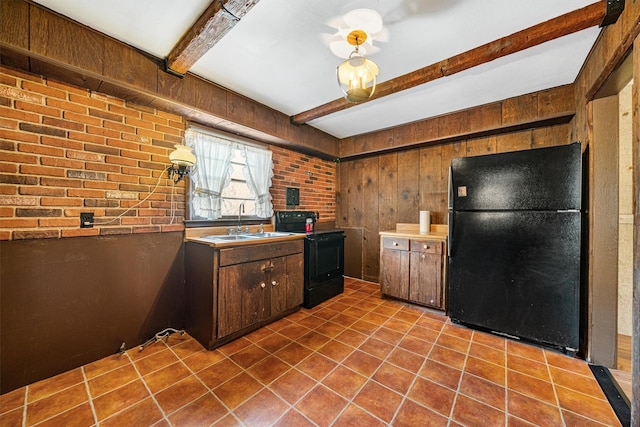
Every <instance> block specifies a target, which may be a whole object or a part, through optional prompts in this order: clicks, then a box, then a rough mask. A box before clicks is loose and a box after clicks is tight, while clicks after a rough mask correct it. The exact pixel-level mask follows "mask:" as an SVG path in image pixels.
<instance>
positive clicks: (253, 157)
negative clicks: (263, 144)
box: [242, 146, 273, 218]
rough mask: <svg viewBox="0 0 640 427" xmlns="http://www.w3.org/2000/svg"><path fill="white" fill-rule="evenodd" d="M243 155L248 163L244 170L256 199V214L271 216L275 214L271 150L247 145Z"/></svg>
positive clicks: (265, 216) (248, 184) (264, 216)
mask: <svg viewBox="0 0 640 427" xmlns="http://www.w3.org/2000/svg"><path fill="white" fill-rule="evenodd" d="M243 155H244V158H245V161H246V165H245V167H244V168H243V169H242V172H243V173H244V177H245V179H246V180H247V186H248V187H249V190H250V191H251V194H252V195H253V197H254V198H255V201H256V216H258V217H259V218H270V217H271V216H272V215H273V205H272V204H271V194H270V193H269V188H270V187H271V177H273V161H272V160H271V151H269V150H264V149H260V148H255V147H251V146H245V147H244V152H243Z"/></svg>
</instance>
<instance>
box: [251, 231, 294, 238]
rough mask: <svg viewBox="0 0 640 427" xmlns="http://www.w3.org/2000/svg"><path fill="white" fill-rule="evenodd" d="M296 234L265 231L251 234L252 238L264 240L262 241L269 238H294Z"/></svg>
mask: <svg viewBox="0 0 640 427" xmlns="http://www.w3.org/2000/svg"><path fill="white" fill-rule="evenodd" d="M293 234H294V233H283V232H281V231H264V232H262V233H252V234H250V236H252V237H257V238H259V239H260V238H262V239H267V238H271V237H286V236H293Z"/></svg>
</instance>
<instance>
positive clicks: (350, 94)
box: [336, 30, 378, 102]
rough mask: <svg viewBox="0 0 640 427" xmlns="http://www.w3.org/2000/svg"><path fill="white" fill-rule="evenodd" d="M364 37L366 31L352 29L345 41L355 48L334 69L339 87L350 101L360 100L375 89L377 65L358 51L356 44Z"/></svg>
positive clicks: (371, 93)
mask: <svg viewBox="0 0 640 427" xmlns="http://www.w3.org/2000/svg"><path fill="white" fill-rule="evenodd" d="M366 39H367V33H365V32H364V31H362V30H355V31H352V32H351V33H350V34H349V36H348V37H347V41H349V43H351V44H352V45H354V46H355V50H354V51H353V52H352V53H351V55H350V56H349V59H347V60H345V61H344V62H342V63H341V64H340V65H338V68H337V69H336V75H337V77H338V84H339V85H340V89H341V90H342V92H343V93H344V96H345V98H346V99H347V100H348V101H350V102H362V101H364V100H366V99H368V98H369V97H371V95H373V92H374V91H375V89H376V77H377V76H378V66H377V65H376V63H375V62H373V61H371V60H370V59H367V58H365V57H364V56H363V55H361V54H360V52H359V51H358V46H359V45H360V44H362V43H363V42H364V41H365V40H366Z"/></svg>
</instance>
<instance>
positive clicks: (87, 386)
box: [80, 366, 100, 426]
mask: <svg viewBox="0 0 640 427" xmlns="http://www.w3.org/2000/svg"><path fill="white" fill-rule="evenodd" d="M80 371H81V372H82V378H83V379H84V387H85V389H86V390H87V396H89V406H90V407H91V413H92V414H93V420H94V421H95V422H96V424H95V425H97V426H98V425H100V423H99V422H98V414H97V412H96V407H95V406H94V404H93V396H92V395H91V389H90V388H89V380H88V379H87V374H86V372H85V371H84V366H81V367H80Z"/></svg>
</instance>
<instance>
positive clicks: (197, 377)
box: [158, 337, 255, 426]
mask: <svg viewBox="0 0 640 427" xmlns="http://www.w3.org/2000/svg"><path fill="white" fill-rule="evenodd" d="M191 339H193V337H192V338H191ZM165 345H166V343H165ZM178 345H179V344H178ZM167 348H168V349H169V350H170V351H171V352H172V353H173V355H174V356H176V357H177V358H178V360H179V361H180V363H182V365H183V366H185V367H186V368H187V370H188V371H189V372H191V375H192V376H194V377H195V378H196V379H197V380H198V381H199V382H200V384H202V385H203V386H204V388H205V389H206V390H207V392H205V393H203V394H202V395H200V396H198V397H197V398H195V399H193V400H191V401H190V402H187V403H185V404H184V405H182V406H181V407H180V408H178V409H176V410H175V411H173V412H172V414H175V413H177V412H178V411H180V410H182V409H183V408H185V407H187V406H189V405H190V404H192V403H193V402H195V401H196V400H198V399H200V398H201V397H202V396H205V395H206V394H207V393H211V395H212V396H213V397H214V398H215V399H216V400H217V401H218V402H220V404H221V405H222V407H223V408H225V409H226V410H227V412H228V414H231V416H232V417H233V418H234V419H236V420H237V421H238V422H240V423H241V424H244V423H242V422H241V421H240V420H238V418H237V417H236V415H235V413H234V410H231V409H230V408H229V407H228V406H227V405H226V403H224V402H223V401H222V400H221V399H220V398H219V397H218V396H217V395H216V393H215V392H214V391H213V389H212V388H210V387H209V386H208V385H206V384H205V383H204V381H202V379H201V378H200V377H199V376H198V374H197V373H195V372H194V371H193V370H192V369H191V368H190V367H189V365H187V364H186V363H184V360H183V359H182V357H180V356H179V355H178V353H176V352H175V351H174V350H173V346H169V345H167ZM204 351H209V350H207V349H204ZM238 351H240V350H238ZM236 353H237V352H236ZM222 354H223V355H224V358H225V359H229V361H230V362H231V363H233V364H235V365H236V366H238V367H239V368H240V369H242V367H241V366H240V365H238V364H237V363H235V362H234V361H233V360H232V359H231V358H230V357H229V355H226V354H224V353H222ZM233 354H235V353H233ZM223 360H224V359H223ZM221 361H222V360H220V361H218V362H216V363H219V362H221ZM216 363H213V364H211V365H209V366H207V367H206V368H209V367H211V366H213V365H215V364H216ZM206 368H203V369H206ZM242 372H243V371H240V373H238V374H237V375H234V376H233V377H231V378H229V379H228V380H227V381H231V380H232V379H233V378H235V377H237V376H238V375H240V374H241V373H242ZM184 380H185V378H183V379H181V380H180V381H184ZM180 381H178V382H180ZM227 381H224V382H223V383H221V384H224V383H226V382H227ZM221 384H218V385H221ZM172 385H173V384H172ZM169 387H171V386H169ZM169 387H167V388H169ZM167 388H165V389H163V390H166V389H167ZM253 396H255V394H253V395H251V397H253ZM251 397H249V398H248V399H250V398H251ZM248 399H247V400H248ZM242 403H244V402H242ZM158 406H160V405H159V404H158ZM238 406H240V405H238ZM163 412H164V410H163ZM165 418H166V419H167V422H168V423H169V425H170V426H171V425H173V424H172V423H171V421H169V417H168V415H167V416H165ZM222 418H224V416H223V417H220V418H219V419H217V420H215V421H214V422H213V423H212V424H215V423H217V422H218V421H220V420H221V419H222Z"/></svg>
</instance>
